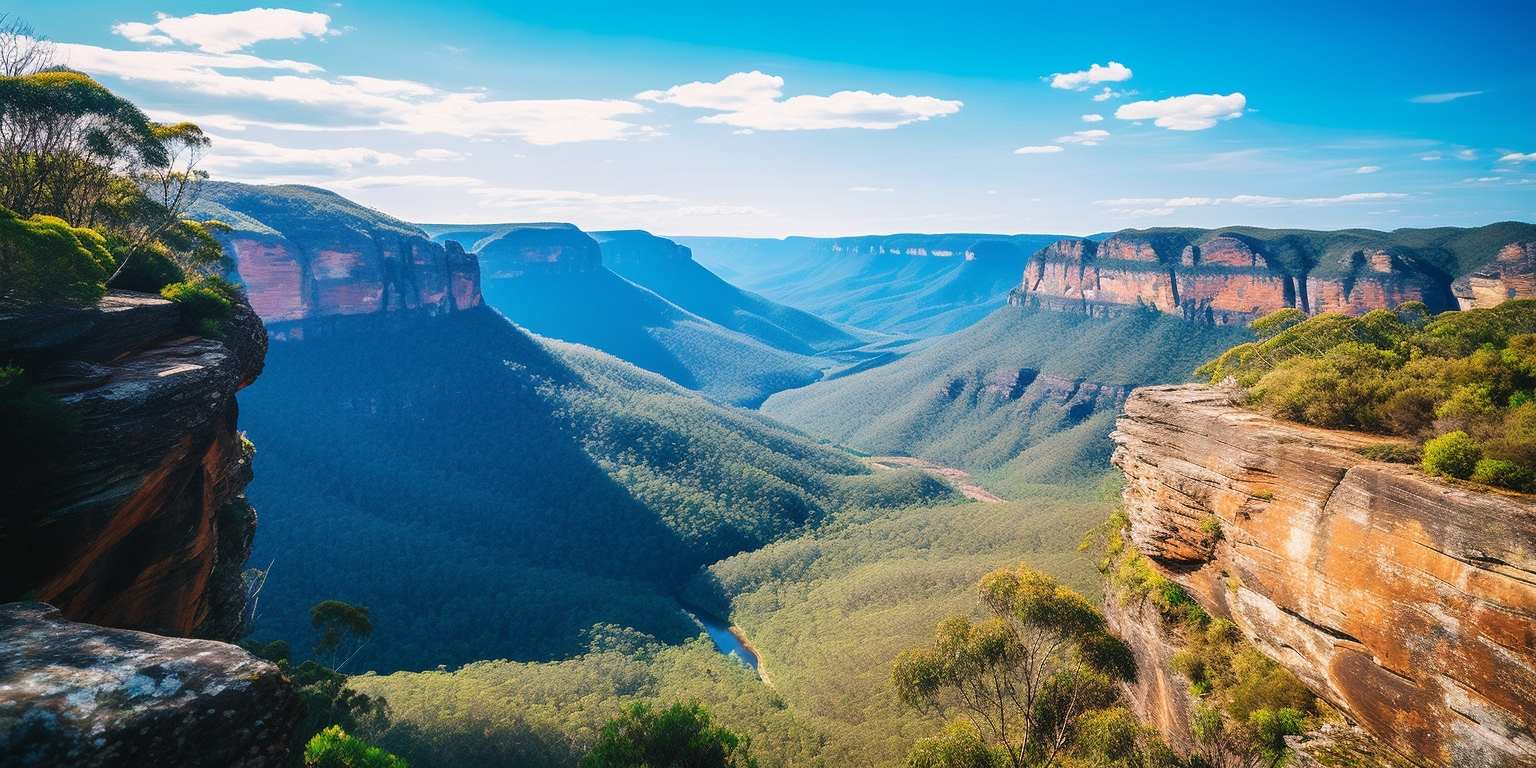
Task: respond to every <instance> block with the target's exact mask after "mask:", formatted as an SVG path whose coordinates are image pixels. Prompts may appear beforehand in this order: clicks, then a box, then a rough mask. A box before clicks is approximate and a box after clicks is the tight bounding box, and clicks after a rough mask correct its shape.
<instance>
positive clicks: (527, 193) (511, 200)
mask: <svg viewBox="0 0 1536 768" xmlns="http://www.w3.org/2000/svg"><path fill="white" fill-rule="evenodd" d="M469 192H470V193H471V194H473V195H476V196H478V197H480V207H482V208H540V209H544V210H559V209H570V210H579V209H581V208H583V207H587V206H593V205H597V206H637V205H639V206H650V205H659V204H667V203H677V202H681V201H680V200H678V199H677V198H675V197H668V196H666V195H653V194H606V193H601V192H583V191H578V190H572V189H524V188H519V187H478V188H472V189H470V190H469Z"/></svg>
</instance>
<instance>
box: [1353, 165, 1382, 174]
mask: <svg viewBox="0 0 1536 768" xmlns="http://www.w3.org/2000/svg"><path fill="white" fill-rule="evenodd" d="M1379 170H1381V166H1379V165H1362V166H1360V167H1359V168H1356V169H1355V173H1359V174H1366V173H1375V172H1377V171H1379Z"/></svg>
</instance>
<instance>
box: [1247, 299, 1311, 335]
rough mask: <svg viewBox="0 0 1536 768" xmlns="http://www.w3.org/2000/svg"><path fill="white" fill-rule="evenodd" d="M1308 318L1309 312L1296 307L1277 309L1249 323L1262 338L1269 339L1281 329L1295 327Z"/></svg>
mask: <svg viewBox="0 0 1536 768" xmlns="http://www.w3.org/2000/svg"><path fill="white" fill-rule="evenodd" d="M1306 319H1307V313H1305V312H1303V311H1301V310H1299V309H1296V308H1295V307H1286V308H1285V309H1277V310H1275V311H1273V312H1271V313H1269V314H1267V315H1265V316H1263V317H1261V318H1259V319H1257V320H1254V321H1253V322H1251V323H1249V324H1248V327H1249V328H1250V329H1252V330H1253V332H1254V333H1255V334H1256V335H1258V337H1259V338H1261V339H1268V338H1271V337H1273V336H1274V335H1275V334H1278V333H1280V332H1281V331H1283V330H1285V329H1287V328H1291V327H1294V326H1295V325H1297V324H1299V323H1301V322H1302V321H1303V320H1306Z"/></svg>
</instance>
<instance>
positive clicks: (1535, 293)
mask: <svg viewBox="0 0 1536 768" xmlns="http://www.w3.org/2000/svg"><path fill="white" fill-rule="evenodd" d="M1451 291H1452V292H1454V293H1455V294H1456V302H1457V304H1458V305H1459V306H1460V307H1461V308H1462V309H1479V308H1482V307H1493V306H1498V305H1499V304H1501V303H1503V302H1506V301H1509V300H1510V299H1532V298H1536V243H1510V244H1509V245H1506V246H1504V247H1503V248H1502V249H1500V250H1499V254H1498V256H1495V257H1494V259H1493V261H1492V262H1491V263H1489V264H1487V265H1485V266H1484V267H1483V268H1482V269H1479V270H1478V271H1476V272H1473V273H1472V274H1470V275H1463V276H1461V277H1459V278H1457V279H1456V281H1455V282H1453V283H1451Z"/></svg>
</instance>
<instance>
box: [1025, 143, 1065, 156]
mask: <svg viewBox="0 0 1536 768" xmlns="http://www.w3.org/2000/svg"><path fill="white" fill-rule="evenodd" d="M1060 151H1061V146H1060V145H1058V144H1042V145H1039V146H1033V147H1019V148H1018V149H1015V150H1014V151H1013V153H1014V154H1015V155H1049V154H1053V153H1056V152H1060Z"/></svg>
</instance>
